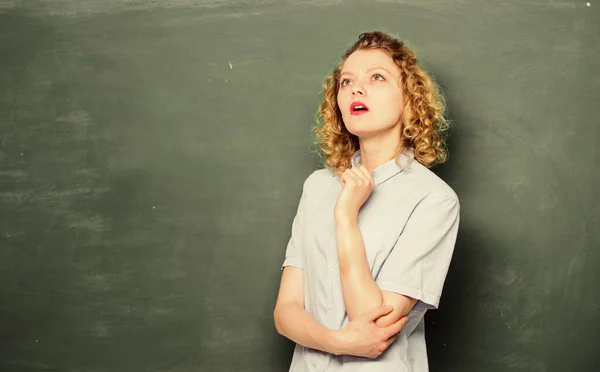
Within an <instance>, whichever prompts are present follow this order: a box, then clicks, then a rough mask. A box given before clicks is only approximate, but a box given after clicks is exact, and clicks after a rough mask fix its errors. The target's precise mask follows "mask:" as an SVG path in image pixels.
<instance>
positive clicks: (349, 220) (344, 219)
mask: <svg viewBox="0 0 600 372" xmlns="http://www.w3.org/2000/svg"><path fill="white" fill-rule="evenodd" d="M334 218H335V223H336V224H337V225H338V226H342V227H353V226H355V225H358V213H348V212H341V211H340V212H336V213H335V216H334Z"/></svg>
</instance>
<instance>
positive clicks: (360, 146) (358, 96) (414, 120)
mask: <svg viewBox="0 0 600 372" xmlns="http://www.w3.org/2000/svg"><path fill="white" fill-rule="evenodd" d="M443 111H444V104H443V100H442V98H441V96H440V95H439V94H438V92H437V89H436V87H435V85H434V84H433V82H432V80H431V78H430V77H429V76H428V75H427V74H426V73H425V72H424V71H423V70H422V69H421V67H420V66H419V65H418V62H417V60H416V58H415V56H414V54H413V53H412V51H411V50H410V49H408V48H407V47H406V46H405V45H404V44H403V43H402V42H400V41H398V40H396V39H393V38H391V37H390V36H388V35H386V34H384V33H381V32H370V33H364V34H362V35H360V36H359V40H358V41H357V42H356V43H355V44H354V45H353V46H352V47H351V48H350V49H349V50H348V51H347V52H346V54H345V55H344V56H343V58H342V61H341V63H340V64H339V65H338V66H337V67H336V68H335V69H334V71H333V74H332V75H331V76H329V77H328V78H327V79H326V80H325V82H324V85H323V102H322V104H321V107H320V119H321V120H320V123H319V124H320V125H319V126H318V127H317V129H316V135H317V138H318V139H319V143H320V146H321V150H322V152H323V154H324V156H325V162H326V165H327V167H326V168H325V169H321V170H318V171H316V172H314V173H313V174H311V175H310V176H309V177H308V178H307V180H306V181H305V183H304V187H303V192H302V197H301V199H300V203H299V206H298V211H297V214H296V217H295V218H294V222H293V225H292V237H291V239H290V241H289V243H288V247H287V251H286V258H285V261H284V263H283V273H282V277H281V284H280V289H279V295H278V298H277V304H276V306H275V312H274V318H275V325H276V328H277V330H278V332H279V333H281V334H282V335H284V336H286V337H287V338H289V339H290V340H292V341H294V342H296V344H297V345H296V349H295V350H294V356H293V359H292V365H291V367H290V371H349V372H350V371H386V372H388V371H413V372H420V371H427V370H428V364H427V353H426V348H425V338H424V319H423V317H424V315H425V312H426V310H427V309H435V308H437V306H438V304H439V298H440V295H441V291H442V286H443V283H444V280H445V278H446V273H447V271H448V266H449V264H450V259H451V256H452V252H453V249H454V243H455V240H456V234H457V231H458V223H459V203H458V199H457V196H456V194H455V193H454V192H453V191H452V189H451V188H450V187H449V186H448V185H447V184H446V183H444V182H443V181H442V180H441V179H440V178H438V177H437V176H436V175H435V174H434V173H433V172H431V171H430V170H429V169H428V168H429V167H431V166H433V165H435V164H437V163H441V162H444V161H445V160H446V157H447V152H446V150H445V146H444V142H443V132H444V131H445V130H446V129H447V122H446V121H445V119H444V117H443Z"/></svg>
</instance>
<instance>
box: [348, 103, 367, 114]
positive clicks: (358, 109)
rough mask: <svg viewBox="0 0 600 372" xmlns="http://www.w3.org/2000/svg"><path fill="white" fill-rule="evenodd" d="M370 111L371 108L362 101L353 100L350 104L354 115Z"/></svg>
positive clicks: (351, 112)
mask: <svg viewBox="0 0 600 372" xmlns="http://www.w3.org/2000/svg"><path fill="white" fill-rule="evenodd" d="M367 112H369V108H368V107H367V105H365V104H364V103H362V102H352V104H351V105H350V114H352V115H362V114H366V113H367Z"/></svg>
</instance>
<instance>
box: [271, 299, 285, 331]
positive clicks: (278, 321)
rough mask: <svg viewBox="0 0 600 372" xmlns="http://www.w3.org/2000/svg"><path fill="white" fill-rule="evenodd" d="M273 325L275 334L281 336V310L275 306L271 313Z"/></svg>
mask: <svg viewBox="0 0 600 372" xmlns="http://www.w3.org/2000/svg"><path fill="white" fill-rule="evenodd" d="M273 323H274V324H275V329H276V330H277V333H279V334H280V335H283V330H282V328H281V308H280V307H279V306H275V310H274V311H273Z"/></svg>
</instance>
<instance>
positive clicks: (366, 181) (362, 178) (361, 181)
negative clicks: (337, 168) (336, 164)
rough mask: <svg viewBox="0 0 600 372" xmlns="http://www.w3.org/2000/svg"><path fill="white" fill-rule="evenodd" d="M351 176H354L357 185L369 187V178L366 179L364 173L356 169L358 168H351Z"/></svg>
mask: <svg viewBox="0 0 600 372" xmlns="http://www.w3.org/2000/svg"><path fill="white" fill-rule="evenodd" d="M350 174H352V176H353V177H354V179H355V180H356V182H357V184H359V185H368V184H369V178H368V177H366V176H365V175H364V174H363V172H361V171H360V170H359V169H358V168H356V167H354V168H351V169H350Z"/></svg>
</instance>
